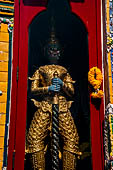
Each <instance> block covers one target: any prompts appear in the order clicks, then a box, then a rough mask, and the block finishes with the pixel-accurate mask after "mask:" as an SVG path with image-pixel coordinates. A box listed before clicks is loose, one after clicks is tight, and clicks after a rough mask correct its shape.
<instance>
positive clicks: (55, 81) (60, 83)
mask: <svg viewBox="0 0 113 170" xmlns="http://www.w3.org/2000/svg"><path fill="white" fill-rule="evenodd" d="M52 84H53V85H60V86H63V81H62V80H61V79H60V78H53V79H52Z"/></svg>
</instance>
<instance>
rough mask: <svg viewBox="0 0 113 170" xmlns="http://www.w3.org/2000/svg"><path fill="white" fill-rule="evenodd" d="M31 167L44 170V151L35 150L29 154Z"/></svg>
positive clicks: (35, 169)
mask: <svg viewBox="0 0 113 170" xmlns="http://www.w3.org/2000/svg"><path fill="white" fill-rule="evenodd" d="M31 163H32V168H33V169H34V170H45V159H44V152H43V151H39V152H35V153H33V154H32V156H31Z"/></svg>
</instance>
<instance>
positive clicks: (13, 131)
mask: <svg viewBox="0 0 113 170" xmlns="http://www.w3.org/2000/svg"><path fill="white" fill-rule="evenodd" d="M101 5H102V4H101V0H85V2H84V3H74V2H72V3H71V7H72V11H73V12H74V13H75V14H77V15H78V16H79V17H80V18H81V20H82V21H83V22H84V24H85V25H86V27H87V30H88V40H89V68H91V67H93V66H98V67H99V68H100V69H102V52H101ZM44 9H45V7H31V6H24V4H23V1H22V0H20V5H19V3H18V0H15V23H14V24H15V25H14V47H13V55H14V59H13V77H12V94H11V118H10V133H9V150H8V167H7V168H8V170H12V158H13V152H14V150H15V164H14V169H15V170H24V156H25V128H26V110H27V71H28V26H29V24H30V23H31V22H32V20H33V18H34V17H35V16H36V15H37V14H38V13H39V12H41V11H42V10H44ZM17 66H19V79H18V84H17V81H16V73H17ZM103 108H104V105H103V100H102V101H101V106H100V109H99V110H97V109H96V108H95V106H94V105H93V104H92V103H91V102H90V118H91V144H92V166H93V170H103V169H104V154H103V135H102V123H103V120H104V110H103Z"/></svg>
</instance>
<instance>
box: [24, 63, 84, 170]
mask: <svg viewBox="0 0 113 170" xmlns="http://www.w3.org/2000/svg"><path fill="white" fill-rule="evenodd" d="M55 71H57V73H58V77H59V78H60V79H61V80H62V81H63V87H62V89H61V91H60V92H59V95H58V99H59V133H60V135H61V137H62V139H63V170H75V168H76V156H79V155H81V152H79V147H78V145H79V136H78V133H77V129H76V126H75V124H74V120H73V118H72V116H71V113H70V110H69V108H70V107H71V103H72V101H67V96H69V97H71V96H72V95H73V94H74V87H73V83H74V81H73V80H72V78H71V76H70V75H69V73H68V72H67V70H66V69H65V68H64V67H62V66H59V65H46V66H41V67H40V68H39V69H38V70H36V72H35V73H34V75H33V76H32V78H30V79H31V80H32V85H31V91H32V92H33V93H34V94H35V95H38V96H41V97H42V101H40V102H39V101H36V100H34V99H32V101H33V102H34V105H35V106H36V107H37V111H36V112H35V114H34V117H33V120H32V121H31V125H30V128H29V131H28V135H27V142H28V148H29V153H31V154H32V164H33V168H34V169H37V170H39V169H40V170H45V158H44V148H45V146H44V139H45V137H46V136H47V135H48V131H50V134H51V126H52V103H53V94H52V93H51V92H49V91H48V87H49V86H50V85H51V81H52V79H53V78H54V72H55Z"/></svg>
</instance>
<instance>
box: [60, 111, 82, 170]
mask: <svg viewBox="0 0 113 170" xmlns="http://www.w3.org/2000/svg"><path fill="white" fill-rule="evenodd" d="M59 127H60V134H61V136H62V138H63V141H64V146H63V170H76V161H77V159H76V156H77V155H79V154H80V152H79V147H78V144H79V136H78V133H77V128H76V126H75V124H74V120H73V118H72V116H71V113H70V111H68V112H67V113H60V115H59Z"/></svg>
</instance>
